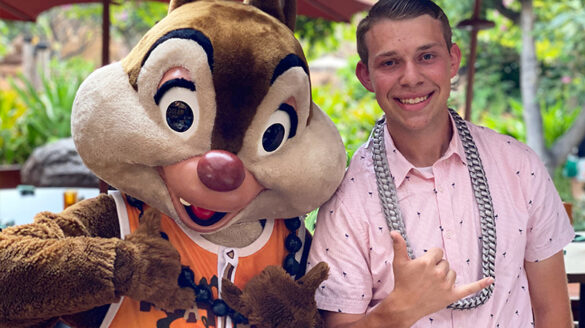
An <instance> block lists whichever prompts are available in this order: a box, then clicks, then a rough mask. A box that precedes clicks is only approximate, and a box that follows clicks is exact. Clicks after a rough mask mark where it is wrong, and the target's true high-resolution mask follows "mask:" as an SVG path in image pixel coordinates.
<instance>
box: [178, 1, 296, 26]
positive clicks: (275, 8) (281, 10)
mask: <svg viewBox="0 0 585 328" xmlns="http://www.w3.org/2000/svg"><path fill="white" fill-rule="evenodd" d="M179 2H180V1H179ZM244 3H247V4H250V5H252V6H254V7H256V8H258V9H260V10H262V11H263V12H265V13H267V14H269V15H271V16H273V17H275V18H276V19H278V20H279V21H281V22H283V23H284V24H285V25H286V26H288V28H290V30H291V31H293V32H294V30H295V23H296V18H297V1H296V0H244Z"/></svg>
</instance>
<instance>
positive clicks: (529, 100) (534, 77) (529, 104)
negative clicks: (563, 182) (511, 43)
mask: <svg viewBox="0 0 585 328" xmlns="http://www.w3.org/2000/svg"><path fill="white" fill-rule="evenodd" d="M520 24H521V28H522V54H521V56H520V68H521V69H520V86H521V91H522V104H523V107H524V111H523V113H524V121H525V122H526V143H527V144H528V146H530V148H532V149H533V150H534V151H535V152H536V153H537V154H538V156H539V157H540V159H541V160H542V161H543V162H544V164H545V165H546V167H547V168H548V171H549V173H552V172H553V171H554V167H553V166H552V161H551V158H550V155H549V153H548V151H547V149H546V145H545V143H544V133H543V125H542V115H541V114H540V106H539V104H538V99H537V92H538V73H539V69H538V61H537V60H536V50H535V45H534V36H533V34H532V33H533V32H532V31H533V27H534V12H533V7H532V0H522V11H521V13H520Z"/></svg>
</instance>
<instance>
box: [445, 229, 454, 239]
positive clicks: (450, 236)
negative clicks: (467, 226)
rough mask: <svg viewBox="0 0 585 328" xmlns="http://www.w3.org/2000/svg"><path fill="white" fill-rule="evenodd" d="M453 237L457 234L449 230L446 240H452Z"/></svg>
mask: <svg viewBox="0 0 585 328" xmlns="http://www.w3.org/2000/svg"><path fill="white" fill-rule="evenodd" d="M453 237H455V233H454V232H453V230H447V231H445V238H447V239H451V238H453Z"/></svg>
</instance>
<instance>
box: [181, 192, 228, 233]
mask: <svg viewBox="0 0 585 328" xmlns="http://www.w3.org/2000/svg"><path fill="white" fill-rule="evenodd" d="M179 201H180V202H181V205H183V208H184V209H185V212H187V214H188V215H189V217H190V218H191V220H193V222H195V223H196V224H198V225H200V226H203V227H208V226H211V225H214V224H215V223H217V222H219V221H220V220H221V219H223V217H224V216H225V215H226V214H227V213H226V212H215V211H212V210H208V209H205V208H202V207H197V206H194V205H191V204H190V203H189V202H187V201H185V200H184V199H183V198H179Z"/></svg>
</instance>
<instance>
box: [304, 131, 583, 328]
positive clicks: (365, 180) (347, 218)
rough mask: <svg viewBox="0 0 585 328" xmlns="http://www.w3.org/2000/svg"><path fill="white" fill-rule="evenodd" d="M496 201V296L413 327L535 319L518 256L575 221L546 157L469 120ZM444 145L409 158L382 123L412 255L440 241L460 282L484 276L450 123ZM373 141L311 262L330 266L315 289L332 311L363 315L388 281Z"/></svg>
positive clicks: (542, 255) (561, 237) (542, 248)
mask: <svg viewBox="0 0 585 328" xmlns="http://www.w3.org/2000/svg"><path fill="white" fill-rule="evenodd" d="M468 126H469V129H470V131H471V134H472V136H473V138H474V141H475V143H476V145H477V148H478V151H479V154H480V156H481V160H482V162H483V166H484V170H485V173H486V176H487V180H488V183H489V188H490V191H491V196H492V200H493V205H494V212H495V220H496V234H497V255H496V274H495V276H496V282H495V289H494V293H493V295H492V297H491V298H490V299H489V300H488V301H487V302H486V303H485V304H484V305H482V306H480V307H478V308H477V309H473V310H465V311H459V310H449V309H443V310H441V311H439V312H436V313H433V314H431V315H429V316H427V317H424V318H422V319H420V320H419V321H418V322H417V323H416V324H415V325H414V326H413V327H432V328H441V327H449V328H452V327H474V328H481V327H486V328H487V327H490V328H491V327H515V328H517V327H533V324H532V323H533V318H532V312H531V304H530V296H529V290H528V281H527V277H526V273H525V271H524V261H531V262H535V261H539V260H543V259H546V258H548V257H550V256H552V255H554V254H556V253H557V252H559V251H560V250H562V249H563V247H564V246H565V245H567V244H568V243H569V242H570V241H571V240H572V238H573V236H574V231H573V228H572V227H571V225H570V222H569V218H568V217H567V214H566V212H565V210H564V207H563V204H562V202H561V199H560V198H559V195H558V193H557V191H556V189H555V187H554V185H553V182H552V181H551V178H550V177H549V175H548V173H547V171H546V169H545V167H544V166H543V164H542V162H541V161H540V160H539V158H538V157H537V156H536V154H535V153H534V152H533V151H532V150H531V149H530V148H529V147H528V146H526V145H524V144H522V143H520V142H518V141H516V140H515V139H513V138H512V137H509V136H505V135H501V134H498V133H496V132H494V131H492V130H489V129H487V128H483V127H479V126H476V125H473V124H471V123H468ZM453 131H455V132H454V137H453V138H452V140H451V142H450V144H449V147H448V150H447V151H446V152H445V154H444V155H443V157H442V158H440V159H439V160H438V161H437V162H436V163H435V164H434V165H433V166H432V170H419V169H417V168H415V167H413V166H412V164H410V163H409V162H408V161H407V160H406V159H405V158H404V157H403V156H402V154H401V153H400V152H399V151H398V150H397V149H396V148H395V146H394V143H393V142H392V138H391V137H390V135H389V134H388V131H387V130H385V143H386V151H387V157H388V163H389V166H390V171H391V172H392V176H393V177H394V182H395V184H396V188H397V192H398V201H399V205H400V209H401V211H402V216H403V219H404V222H405V226H406V233H407V236H408V239H409V243H410V245H411V247H412V249H413V251H414V254H415V257H419V256H421V255H422V254H423V253H424V252H425V251H426V250H428V249H430V248H432V247H439V248H442V249H443V251H444V254H445V257H446V259H447V260H448V261H449V264H450V267H451V268H452V269H453V270H454V271H455V272H456V273H457V281H456V283H457V284H465V283H470V282H473V281H476V280H478V279H480V278H481V276H482V271H481V255H480V254H481V229H480V223H479V222H480V221H479V212H478V208H477V204H476V201H475V198H474V196H473V192H472V187H471V183H470V178H469V173H468V171H467V167H466V162H467V161H466V159H465V153H464V151H463V146H462V144H461V141H460V139H459V137H458V135H457V132H456V129H455V126H454V125H453ZM371 149H372V147H371V140H370V141H368V142H367V143H366V144H365V145H363V146H362V147H361V148H360V149H359V150H358V151H357V152H356V153H355V155H354V157H353V159H352V161H351V164H350V166H349V168H348V170H347V172H346V175H345V178H344V181H343V183H342V184H341V186H340V187H339V189H338V190H337V193H336V194H335V195H334V197H333V198H332V199H331V200H329V201H328V202H327V203H326V204H324V205H323V206H322V207H321V209H320V211H319V217H318V221H317V228H316V231H315V236H314V239H313V245H312V247H311V253H310V255H309V267H311V266H313V265H315V264H316V263H318V262H319V261H325V262H327V263H328V264H329V266H330V274H329V279H328V280H326V281H325V282H324V283H323V284H322V285H321V286H320V288H319V289H318V291H317V294H316V299H317V304H318V307H319V308H321V309H324V310H328V311H334V312H344V313H364V312H367V311H370V310H371V309H373V308H374V307H375V306H376V305H377V304H378V303H380V302H381V301H382V300H383V299H384V298H385V297H386V296H387V295H388V294H389V293H390V292H391V291H392V289H393V286H394V276H393V272H392V260H393V249H392V241H391V238H390V233H389V231H388V226H387V224H386V221H385V218H384V216H383V214H382V210H381V206H380V201H379V198H378V191H377V187H376V181H375V176H374V171H373V167H372V166H373V163H372V154H371Z"/></svg>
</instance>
